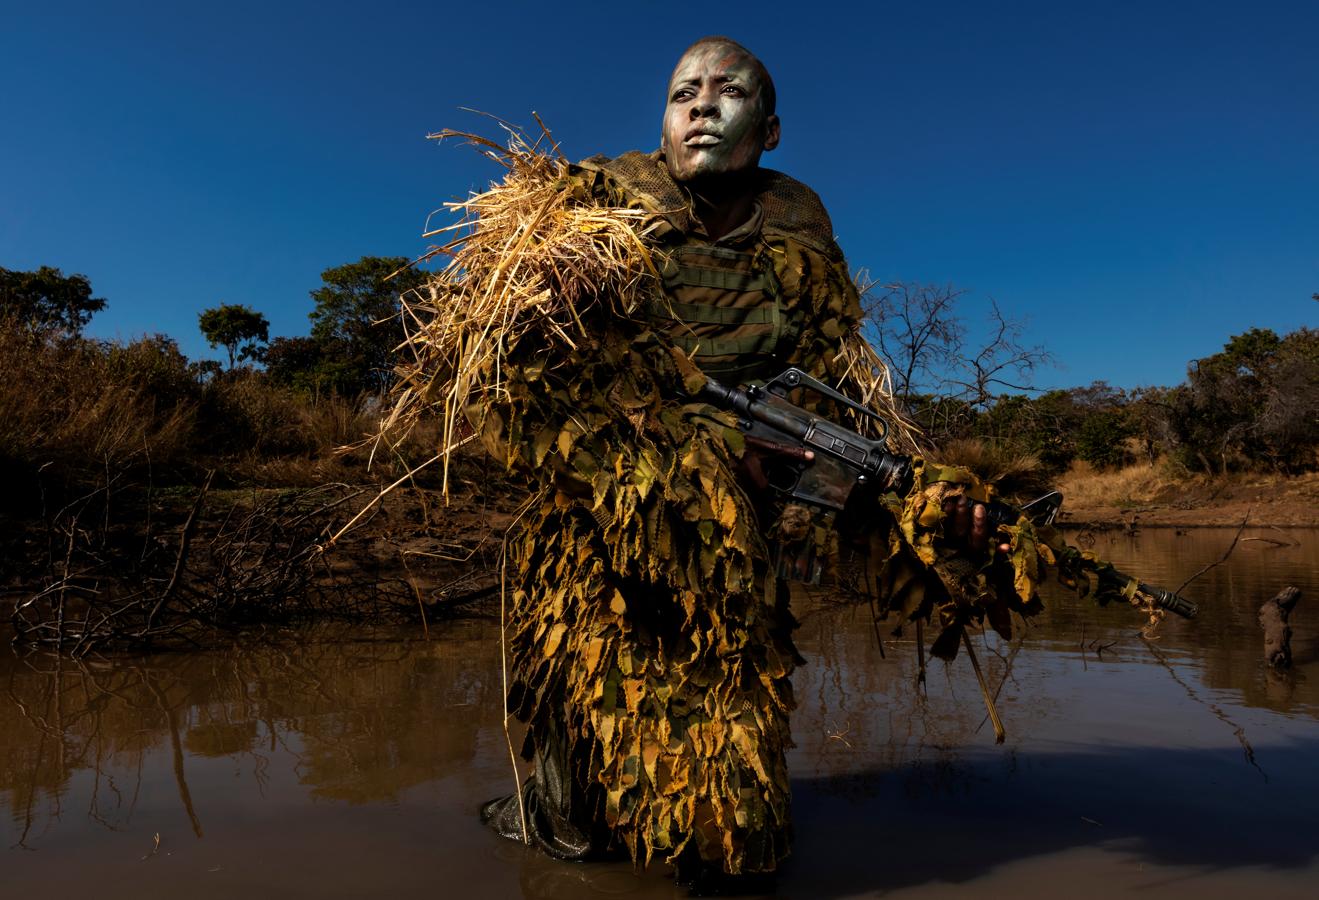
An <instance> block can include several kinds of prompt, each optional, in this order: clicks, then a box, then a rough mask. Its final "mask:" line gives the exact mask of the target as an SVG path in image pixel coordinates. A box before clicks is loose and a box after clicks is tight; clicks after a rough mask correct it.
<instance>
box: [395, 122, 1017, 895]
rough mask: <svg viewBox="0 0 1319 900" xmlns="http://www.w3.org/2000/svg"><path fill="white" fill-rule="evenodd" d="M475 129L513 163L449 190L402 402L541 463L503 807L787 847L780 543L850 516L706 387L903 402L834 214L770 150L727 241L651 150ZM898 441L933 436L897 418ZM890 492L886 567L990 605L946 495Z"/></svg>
mask: <svg viewBox="0 0 1319 900" xmlns="http://www.w3.org/2000/svg"><path fill="white" fill-rule="evenodd" d="M475 140H476V141H477V143H478V144H480V145H481V146H483V147H484V148H485V151H486V153H487V155H489V156H491V157H492V158H494V159H496V160H497V161H499V162H500V163H501V164H503V165H505V166H506V167H507V169H508V174H507V176H506V177H505V179H504V181H503V183H502V184H499V185H496V186H495V187H493V188H492V189H491V190H489V191H487V192H486V193H483V194H479V195H476V196H474V197H472V198H470V199H469V200H467V201H466V202H464V203H460V204H453V207H454V208H456V209H458V210H461V211H462V212H464V213H465V214H466V218H465V220H464V221H463V222H461V223H459V224H458V225H454V226H451V227H450V228H447V229H442V230H441V232H448V233H449V234H451V235H452V236H453V237H452V240H451V241H450V243H448V244H446V245H445V247H443V248H441V250H440V251H437V252H445V253H450V254H452V255H453V259H452V261H451V263H450V264H449V266H448V267H447V268H446V269H445V270H444V271H443V272H442V273H441V274H440V275H439V276H437V277H436V278H435V279H434V281H433V282H432V283H431V285H430V286H429V289H428V291H427V292H426V295H424V296H423V297H421V298H420V300H414V302H412V303H411V305H409V306H408V307H407V309H406V310H405V313H406V320H407V321H408V322H409V324H410V326H411V327H410V335H409V340H408V344H407V347H408V348H410V349H411V350H412V351H413V354H414V360H413V361H412V362H411V363H409V364H407V365H404V366H401V367H400V369H399V372H400V376H401V378H400V387H399V402H398V405H397V407H396V410H395V413H394V415H393V417H392V418H391V420H390V421H389V422H388V423H387V428H398V427H406V426H407V425H408V424H409V423H410V422H412V421H415V419H416V417H417V416H418V415H419V414H420V413H421V412H423V411H425V410H437V411H439V412H440V414H441V418H442V423H443V429H444V431H443V440H442V446H441V455H442V456H447V453H448V452H449V451H451V450H452V449H453V448H454V447H455V446H456V445H457V444H458V443H460V442H461V440H462V439H463V435H464V434H465V433H470V432H471V431H472V430H474V431H475V433H476V435H477V436H478V437H479V439H480V440H481V441H482V443H483V444H484V445H485V447H486V448H487V450H488V451H489V452H490V453H491V454H492V455H493V456H494V457H495V458H496V459H498V460H499V461H500V462H502V463H503V464H504V465H505V466H507V468H508V469H509V470H510V471H511V472H515V473H521V474H522V475H524V476H525V477H526V478H527V479H528V480H529V481H530V482H531V483H532V484H533V485H534V486H535V491H534V494H533V497H532V499H531V500H530V501H529V503H528V505H527V507H526V509H525V510H524V512H523V513H522V515H521V517H520V518H519V520H518V524H517V526H516V529H515V533H514V534H512V535H511V536H510V543H509V547H510V549H509V555H508V569H509V579H510V585H511V590H510V598H511V609H510V613H509V617H508V622H507V623H506V624H507V628H506V634H507V636H508V649H509V657H510V659H511V670H512V671H511V675H512V685H511V688H510V691H509V703H510V706H511V709H512V712H513V713H514V714H515V715H516V716H517V717H518V718H519V719H521V720H522V721H524V722H526V723H527V725H528V727H529V731H528V740H527V745H526V746H525V747H524V755H526V756H528V757H532V756H534V757H535V759H536V762H537V773H536V775H535V776H533V780H532V781H531V782H529V783H528V785H527V786H526V790H524V791H523V794H522V796H521V797H517V796H515V797H512V798H508V799H507V800H506V801H504V802H502V803H499V802H496V803H495V804H492V805H490V806H489V807H488V808H487V809H486V810H485V814H486V816H487V817H488V818H492V819H493V820H494V824H495V825H496V826H497V827H499V828H500V829H501V830H503V831H505V832H506V833H513V834H518V835H526V836H527V837H528V838H529V839H532V840H534V841H535V842H536V843H538V844H539V845H540V846H541V847H542V849H545V850H546V851H547V852H549V853H551V854H553V855H556V856H559V857H563V858H582V857H584V856H585V855H587V854H588V853H590V852H592V851H599V850H601V849H605V848H607V847H609V846H625V847H626V848H627V850H628V851H629V852H630V854H631V855H632V857H633V859H634V860H637V861H638V862H648V861H649V860H650V859H652V858H653V856H654V855H655V854H657V853H658V854H659V855H660V856H661V857H663V858H667V859H674V858H676V857H678V855H679V854H680V853H685V854H686V855H690V854H692V853H693V852H694V853H696V854H699V856H700V858H701V859H703V860H705V861H706V862H707V863H713V864H718V865H719V866H720V867H721V868H722V869H723V870H724V871H726V872H730V873H739V872H761V871H770V870H773V869H774V868H775V867H776V866H777V865H778V863H779V862H780V861H781V860H782V859H783V857H784V856H786V855H787V853H788V850H789V842H790V838H791V830H790V820H789V809H788V806H789V787H788V774H787V770H786V767H785V758H784V755H785V751H786V750H787V748H788V747H789V746H791V737H790V734H789V727H788V714H789V712H790V710H791V709H792V707H793V698H792V690H791V684H790V682H789V676H790V675H791V673H792V670H793V667H794V666H795V665H796V663H797V662H798V661H799V660H798V656H797V652H796V650H795V648H794V646H793V643H792V636H791V632H792V628H793V625H794V622H793V619H792V617H791V614H790V613H789V611H788V608H787V604H786V590H785V589H784V588H783V585H782V584H781V583H780V582H779V581H778V579H777V577H776V575H775V572H774V571H772V568H773V567H772V566H771V565H770V560H771V555H772V552H771V551H772V547H771V544H775V545H780V544H781V545H788V546H791V547H792V550H793V552H794V553H801V552H817V553H818V552H819V549H820V548H816V549H815V550H812V548H811V547H810V546H809V545H811V544H817V545H820V546H821V547H823V548H825V549H827V547H828V545H829V544H830V543H831V542H833V541H835V540H836V538H835V533H834V531H833V529H832V528H831V527H828V525H829V523H819V522H817V521H814V520H812V519H811V517H809V516H802V515H801V510H800V509H799V508H790V509H789V510H787V511H786V512H785V511H783V510H780V509H777V508H774V507H773V506H771V505H768V504H764V503H758V502H753V500H752V499H751V498H750V497H749V495H748V493H747V492H746V491H745V490H744V488H743V485H742V483H741V482H740V481H739V477H738V460H739V458H740V457H741V456H742V454H743V450H744V446H743V438H742V435H741V433H740V432H739V431H738V430H737V429H736V427H735V422H734V420H733V418H732V417H731V416H729V415H728V414H726V413H722V412H719V411H717V410H715V409H713V408H712V407H709V406H707V405H705V404H702V403H696V402H692V401H691V400H690V398H691V397H692V396H694V395H695V393H696V391H697V389H698V387H699V386H700V385H701V384H702V383H703V380H704V377H705V372H709V373H710V374H713V375H715V377H719V378H724V379H728V380H729V381H736V380H746V379H752V378H765V377H768V376H769V375H771V374H773V373H774V371H775V370H777V369H779V368H782V367H784V366H786V365H794V366H797V367H799V368H801V369H803V370H805V371H807V372H809V373H813V374H814V375H816V376H817V377H819V378H821V379H823V380H826V381H828V382H830V383H831V384H835V385H839V386H840V389H841V390H843V391H844V392H846V393H848V394H850V395H851V396H853V397H857V398H860V399H862V400H863V401H865V402H867V403H870V404H871V405H874V406H876V407H878V409H879V411H880V412H882V413H883V414H885V416H886V417H888V418H889V419H890V420H892V421H894V422H900V418H899V417H898V416H897V415H896V412H895V410H894V409H893V407H892V401H891V398H890V397H889V395H888V393H887V391H886V390H885V389H884V382H883V375H884V371H883V367H882V365H881V364H880V363H879V361H878V360H877V359H876V358H875V356H874V354H873V351H871V350H870V349H869V346H868V345H867V344H866V343H865V341H864V340H863V339H862V338H861V337H860V334H859V327H860V305H859V303H858V300H857V295H856V290H855V288H854V287H853V285H852V282H851V280H850V278H849V275H848V272H847V269H846V267H845V263H844V260H843V258H842V254H841V253H840V252H839V250H838V248H837V245H836V244H835V243H834V241H833V238H832V230H831V227H830V224H829V219H828V216H827V215H826V214H825V212H824V209H823V207H822V206H821V205H820V203H819V200H818V198H816V197H815V195H814V194H813V193H812V192H811V191H810V190H809V189H807V188H805V187H804V186H803V185H800V184H799V183H797V182H795V181H793V180H792V179H789V178H787V177H786V176H783V175H779V174H778V173H773V172H769V171H766V170H761V171H760V173H759V178H760V190H759V191H758V202H757V209H756V213H755V215H754V216H753V217H752V220H751V221H750V222H748V223H747V225H746V226H745V227H744V228H739V229H736V230H735V231H734V232H733V233H731V234H729V235H727V236H725V237H724V238H723V239H721V240H720V241H716V242H710V241H708V240H706V239H705V238H704V236H703V235H702V234H701V233H700V230H699V223H697V222H696V221H694V220H693V218H692V217H691V216H690V214H689V212H688V204H689V200H688V198H687V196H686V195H685V194H684V193H683V191H682V190H681V189H680V188H679V187H678V185H677V184H675V183H674V182H673V181H672V179H671V178H670V177H669V175H668V173H667V170H666V169H665V167H664V163H663V161H662V160H661V159H659V158H658V157H657V156H656V155H650V156H646V155H642V154H627V155H625V156H623V157H620V158H619V159H616V160H604V159H600V158H597V159H593V160H589V161H587V162H586V163H584V164H582V165H579V166H572V165H569V164H567V163H566V162H564V161H563V160H561V159H558V158H556V157H553V156H548V155H543V154H541V153H539V152H537V150H536V148H535V147H532V146H528V144H527V143H525V142H523V141H521V139H520V137H517V136H515V140H514V142H513V145H512V146H511V148H510V149H508V150H504V149H503V148H501V147H499V146H498V145H495V144H492V143H490V142H486V141H481V140H480V139H475ZM437 233H440V232H437ZM703 369H704V370H705V371H703ZM893 440H894V441H895V443H896V448H897V449H903V450H911V449H914V447H913V445H912V443H911V437H910V432H908V431H906V430H904V429H901V428H899V429H896V430H895V437H894V438H893ZM958 477H959V478H960V476H958ZM962 480H965V479H962ZM941 483H942V482H941ZM965 489H967V485H960V486H956V487H953V488H946V487H945V488H938V489H936V491H935V493H937V494H938V495H939V496H938V498H937V499H938V500H941V499H942V497H943V495H945V494H947V493H948V492H949V490H952V491H954V492H956V491H958V490H965ZM975 489H977V490H979V487H976V488H975ZM922 496H923V495H922ZM932 496H933V495H932ZM886 502H887V503H888V504H889V506H890V507H891V512H892V513H893V515H892V516H891V517H890V516H887V515H885V514H884V512H883V511H882V510H880V509H877V510H876V514H877V515H879V516H881V517H883V518H884V522H883V523H881V526H882V527H880V528H878V529H875V530H874V531H873V534H874V537H873V539H872V541H871V543H872V546H873V552H872V561H874V562H875V563H877V564H878V565H876V567H875V571H876V572H877V582H878V584H879V585H880V586H881V588H882V589H884V590H885V591H887V596H891V597H893V598H894V600H895V601H896V602H897V603H898V604H900V605H901V606H902V608H903V612H904V613H905V614H906V616H908V617H921V616H925V617H928V616H930V615H932V614H935V613H936V611H937V612H938V615H940V617H941V618H942V619H943V620H944V623H943V624H945V626H948V628H949V629H952V630H950V631H948V633H949V634H951V635H952V636H953V638H954V639H955V638H956V636H957V635H959V634H960V633H961V628H962V626H963V625H964V624H965V623H966V622H967V621H969V620H970V619H971V618H983V616H984V612H983V611H981V607H980V606H978V605H977V604H981V605H983V604H985V603H986V602H989V601H992V603H991V604H990V605H993V606H995V607H996V606H997V603H998V601H997V599H996V597H997V595H996V593H995V591H993V590H992V589H991V588H992V587H993V586H992V585H990V584H989V583H988V582H987V581H986V576H984V575H983V574H981V573H979V572H978V571H976V570H975V567H970V568H969V569H963V568H957V567H956V565H955V564H954V561H953V560H952V559H951V557H949V558H948V559H945V558H944V556H943V555H941V554H939V553H938V552H936V550H935V549H934V545H933V543H932V538H931V537H930V535H932V534H934V533H935V532H936V531H937V529H938V522H937V519H938V516H937V515H936V516H931V515H929V514H928V513H927V505H926V503H924V502H922V503H921V504H920V507H919V509H918V508H917V507H916V505H915V503H916V501H915V500H908V501H907V502H906V507H909V508H904V500H903V499H901V498H886ZM1024 527H1026V530H1027V531H1028V530H1029V529H1028V527H1027V526H1024ZM1014 540H1016V539H1015V538H1014ZM1020 540H1021V541H1022V542H1023V546H1024V544H1025V542H1027V541H1029V535H1028V534H1026V533H1025V532H1023V535H1022V537H1021V538H1020ZM1021 558H1023V559H1024V558H1025V557H1024V556H1023V557H1021ZM889 561H891V563H892V564H891V565H890V564H886V563H887V562H889ZM1032 565H1033V562H1032ZM1032 571H1033V570H1032ZM1026 574H1027V573H1026V570H1025V569H1023V570H1022V572H1021V577H1026ZM945 582H947V583H948V584H950V585H952V589H951V590H949V589H948V588H945V587H943V585H944V584H945ZM1018 589H1019V590H1020V591H1022V592H1024V593H1020V594H1018V592H1017V591H1011V592H1009V596H1010V597H1017V601H1016V602H1015V604H1014V607H1013V608H1016V609H1017V610H1018V611H1020V612H1027V613H1028V612H1030V611H1032V610H1033V607H1032V605H1031V604H1032V603H1033V602H1034V585H1033V582H1030V581H1029V579H1028V578H1027V580H1026V581H1021V582H1019V584H1018ZM1004 615H1006V613H1005V614H1004ZM955 650H956V644H955V641H954V643H953V651H954V652H955Z"/></svg>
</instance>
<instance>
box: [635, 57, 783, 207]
mask: <svg viewBox="0 0 1319 900" xmlns="http://www.w3.org/2000/svg"><path fill="white" fill-rule="evenodd" d="M762 89H763V86H762V84H761V79H760V76H759V75H758V73H757V71H756V66H755V63H754V61H753V60H752V59H751V57H749V56H747V55H746V54H745V53H743V52H741V51H739V50H737V49H736V48H733V47H729V46H728V45H727V44H701V45H700V46H698V47H693V48H692V49H691V50H689V51H688V52H687V53H686V54H684V55H683V57H682V59H680V60H678V65H677V67H676V68H675V69H674V70H673V76H672V77H671V78H670V79H669V99H668V104H667V105H666V106H665V107H664V129H663V135H662V138H661V141H660V145H661V147H663V149H664V160H665V162H666V163H667V164H668V167H669V173H670V174H671V175H672V176H673V178H674V180H676V181H691V180H693V179H699V178H704V177H707V176H711V175H729V174H736V173H738V172H744V171H749V170H751V169H754V168H755V167H756V165H757V164H758V163H759V162H760V154H761V153H763V152H764V151H766V150H773V149H774V148H775V147H777V146H778V143H779V118H778V116H766V115H765V112H764V109H763V108H762V106H761V101H762V97H761V91H762Z"/></svg>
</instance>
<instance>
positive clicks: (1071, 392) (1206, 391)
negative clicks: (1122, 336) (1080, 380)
mask: <svg viewBox="0 0 1319 900" xmlns="http://www.w3.org/2000/svg"><path fill="white" fill-rule="evenodd" d="M963 296H964V293H963V292H962V291H959V290H957V289H955V288H952V287H945V286H936V285H915V284H893V285H883V286H876V285H870V286H869V289H868V290H867V291H866V293H865V295H864V300H863V302H864V304H865V306H866V310H867V313H868V318H869V321H870V327H871V329H872V331H871V333H870V337H871V340H872V341H873V342H874V343H875V344H876V346H877V348H878V349H879V350H880V352H881V355H883V356H884V357H885V358H886V359H887V360H888V361H889V364H890V366H891V370H892V378H893V388H894V393H895V395H896V396H897V397H898V399H899V400H900V401H901V403H902V405H903V407H904V408H905V409H906V410H907V412H908V414H909V415H910V416H911V418H912V419H913V420H914V421H916V422H917V423H918V424H919V425H920V426H921V427H922V428H923V430H924V431H925V433H926V434H927V435H928V436H929V438H930V440H931V442H932V443H933V444H934V445H935V446H936V447H940V446H948V445H950V444H953V443H954V442H958V441H965V440H967V439H975V440H979V441H982V442H985V443H987V444H989V445H990V446H992V447H994V448H996V449H997V450H998V451H1000V453H1003V454H1008V455H1011V454H1017V455H1021V456H1026V455H1029V456H1031V457H1034V458H1036V459H1038V460H1039V463H1040V465H1041V466H1042V467H1043V469H1044V471H1045V472H1046V473H1049V474H1058V473H1060V472H1062V471H1063V470H1065V469H1066V468H1067V467H1068V466H1069V465H1071V463H1072V462H1073V461H1074V460H1084V461H1085V462H1088V463H1090V464H1091V465H1093V466H1094V467H1096V468H1099V469H1108V468H1116V467H1119V466H1122V465H1127V464H1130V463H1132V462H1135V461H1137V460H1145V461H1148V462H1151V463H1152V462H1154V461H1155V460H1157V459H1160V458H1164V459H1169V460H1171V461H1172V462H1173V463H1175V464H1177V465H1179V466H1181V467H1184V468H1186V469H1189V470H1191V471H1200V472H1210V473H1224V472H1227V471H1231V470H1236V469H1264V470H1270V471H1277V472H1301V471H1309V470H1313V469H1316V468H1319V331H1316V330H1315V329H1312V328H1300V329H1298V330H1296V331H1294V332H1291V333H1290V334H1286V335H1278V334H1276V333H1275V332H1273V331H1271V330H1269V329H1261V328H1253V329H1250V330H1249V331H1247V332H1245V333H1243V334H1239V335H1236V336H1234V337H1232V338H1231V339H1230V340H1229V341H1228V342H1227V343H1226V345H1225V346H1224V347H1223V350H1222V351H1221V352H1219V353H1216V354H1213V355H1211V356H1208V357H1205V358H1204V359H1198V360H1193V361H1191V363H1190V364H1189V365H1188V369H1187V378H1186V381H1185V382H1184V383H1182V384H1180V385H1177V386H1175V387H1171V388H1167V387H1149V388H1138V389H1135V390H1129V391H1128V390H1122V389H1119V388H1114V387H1112V386H1110V385H1108V384H1106V383H1105V382H1102V381H1100V382H1096V383H1094V384H1091V385H1088V386H1085V387H1075V388H1069V389H1067V390H1053V391H1044V392H1038V391H1034V390H1032V389H1031V385H1032V380H1031V379H1032V376H1033V374H1034V372H1035V371H1036V370H1037V369H1038V368H1039V367H1040V366H1041V365H1045V364H1047V363H1048V362H1049V356H1048V354H1047V353H1046V352H1045V351H1044V350H1043V348H1041V347H1031V346H1025V345H1023V344H1022V343H1021V335H1022V331H1023V330H1022V327H1021V323H1019V322H1016V321H1014V320H1011V319H1009V318H1007V317H1005V316H1004V315H1003V314H1002V312H1001V311H1000V310H999V308H998V306H997V305H994V304H991V309H990V311H989V326H990V327H989V329H988V331H987V332H986V335H987V336H986V338H985V339H984V342H983V344H980V345H976V344H973V343H971V342H970V341H969V339H968V334H969V333H970V329H969V328H968V327H967V323H966V321H965V319H964V317H963V316H962V314H961V312H960V310H959V308H958V303H959V301H960V300H961V299H962V298H963ZM1315 299H1316V300H1319V294H1316V295H1315Z"/></svg>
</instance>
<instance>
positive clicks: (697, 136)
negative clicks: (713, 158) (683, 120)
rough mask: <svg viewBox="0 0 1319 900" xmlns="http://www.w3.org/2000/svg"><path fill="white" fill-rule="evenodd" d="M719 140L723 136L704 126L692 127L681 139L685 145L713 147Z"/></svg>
mask: <svg viewBox="0 0 1319 900" xmlns="http://www.w3.org/2000/svg"><path fill="white" fill-rule="evenodd" d="M721 140H723V138H722V136H721V135H719V134H718V133H717V132H714V131H709V130H707V129H704V128H693V129H692V130H691V131H689V132H687V135H686V136H685V137H684V138H683V139H682V143H683V146H686V147H713V146H714V145H715V144H718V143H719V142H720V141H721Z"/></svg>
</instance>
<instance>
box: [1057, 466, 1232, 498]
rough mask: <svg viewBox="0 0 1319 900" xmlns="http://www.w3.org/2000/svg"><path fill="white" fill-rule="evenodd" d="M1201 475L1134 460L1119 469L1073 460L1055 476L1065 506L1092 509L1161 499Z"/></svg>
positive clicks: (1194, 481)
mask: <svg viewBox="0 0 1319 900" xmlns="http://www.w3.org/2000/svg"><path fill="white" fill-rule="evenodd" d="M1205 480H1206V479H1205V478H1204V477H1203V476H1182V477H1174V476H1172V475H1170V474H1169V472H1168V470H1167V469H1166V467H1155V466H1151V465H1149V464H1148V463H1138V464H1136V465H1132V466H1126V467H1124V468H1121V469H1114V470H1109V471H1100V470H1097V469H1095V468H1094V467H1093V466H1091V465H1090V464H1089V463H1086V462H1083V461H1081V460H1077V461H1076V462H1074V463H1072V467H1071V468H1070V469H1069V470H1068V471H1067V473H1066V474H1065V475H1063V477H1062V478H1061V479H1060V480H1059V485H1058V486H1059V488H1060V489H1061V490H1062V492H1063V495H1064V496H1065V497H1066V498H1067V505H1068V506H1069V507H1073V508H1078V509H1093V508H1095V507H1101V506H1117V507H1131V506H1142V505H1145V504H1148V503H1153V502H1155V501H1158V500H1161V499H1163V498H1165V497H1167V496H1168V494H1169V492H1170V491H1173V490H1175V489H1180V490H1184V489H1186V488H1188V487H1190V486H1191V485H1193V484H1195V483H1203V482H1204V481H1205Z"/></svg>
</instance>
